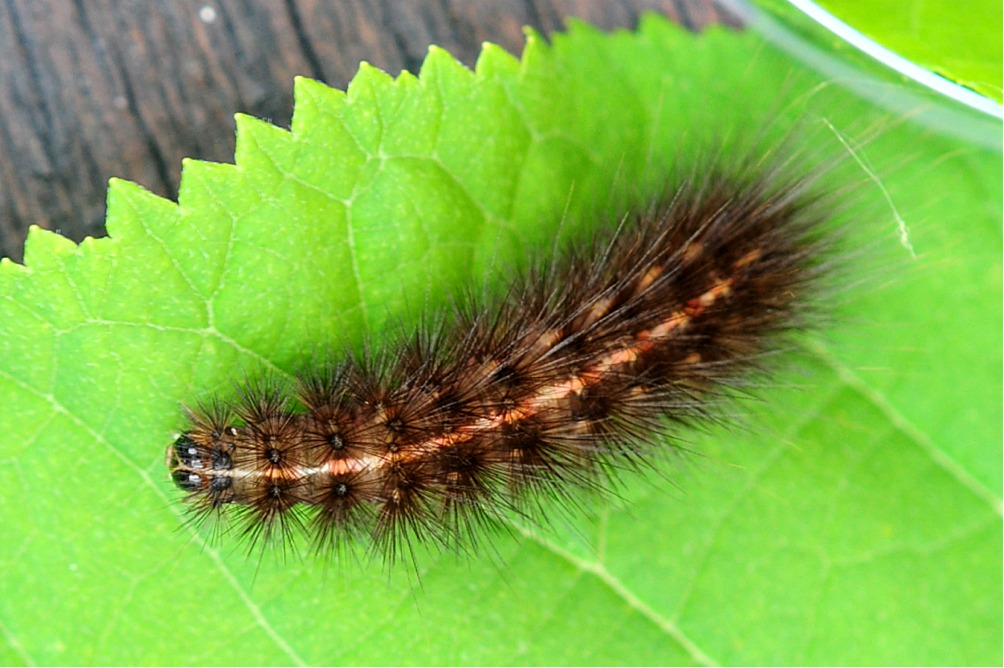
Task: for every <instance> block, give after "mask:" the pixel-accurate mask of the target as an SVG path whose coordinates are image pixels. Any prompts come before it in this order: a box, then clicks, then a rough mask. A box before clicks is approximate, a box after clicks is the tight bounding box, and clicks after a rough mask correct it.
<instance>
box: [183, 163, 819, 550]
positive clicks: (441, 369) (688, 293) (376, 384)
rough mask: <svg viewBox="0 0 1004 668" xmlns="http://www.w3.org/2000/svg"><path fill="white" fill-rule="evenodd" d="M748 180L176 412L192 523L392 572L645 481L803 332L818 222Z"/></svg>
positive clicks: (658, 207) (697, 192) (802, 192)
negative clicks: (228, 522)
mask: <svg viewBox="0 0 1004 668" xmlns="http://www.w3.org/2000/svg"><path fill="white" fill-rule="evenodd" d="M749 170H750V173H749V174H743V170H736V172H735V173H736V174H740V176H729V175H726V174H725V173H723V172H721V171H718V172H715V171H712V172H711V173H710V175H708V176H704V177H696V176H694V177H691V178H689V179H688V180H686V181H685V182H684V183H683V184H682V185H680V186H678V187H676V188H675V189H673V190H672V191H671V192H670V194H669V196H666V197H662V198H659V199H658V200H657V201H656V203H655V204H653V205H651V206H645V207H642V208H640V209H639V210H638V211H636V212H633V213H631V214H629V215H628V216H625V217H622V218H618V219H616V222H615V223H614V224H610V225H608V226H606V227H603V228H601V229H600V230H598V231H597V232H596V233H595V234H594V235H593V236H592V237H591V238H590V239H589V240H587V241H585V242H580V243H578V244H573V245H571V246H570V247H568V248H566V249H565V250H564V252H563V253H561V254H560V255H559V256H558V257H556V258H542V259H540V260H538V261H536V262H534V263H531V266H530V267H529V268H528V269H527V270H526V271H524V272H520V273H518V275H516V276H515V277H514V278H513V279H512V280H511V281H510V284H509V286H508V288H507V289H506V290H505V291H504V292H502V293H501V294H499V295H495V296H492V295H488V296H478V295H476V293H474V292H467V293H464V294H463V295H462V296H461V297H458V298H457V300H456V305H455V307H454V309H453V310H452V311H451V312H450V313H447V314H445V315H442V316H440V317H431V318H427V319H426V322H425V324H423V325H421V326H419V327H418V328H417V329H416V330H415V331H412V332H410V333H409V332H404V333H402V334H401V335H399V336H398V337H397V339H396V341H397V342H396V343H395V342H394V341H392V342H391V343H389V344H387V346H386V347H384V348H380V349H372V348H370V349H367V350H366V351H365V352H364V353H362V354H359V355H355V356H353V355H349V356H347V357H346V359H344V360H342V361H339V362H336V363H332V364H327V365H323V366H321V367H320V368H318V369H312V370H310V371H305V372H303V373H301V374H300V378H299V379H298V382H297V385H296V387H295V388H293V389H292V390H291V391H287V390H286V389H285V388H283V387H281V386H280V385H278V384H276V383H274V382H272V381H271V380H269V379H267V378H266V379H254V380H252V381H248V382H245V383H244V384H243V385H242V388H241V389H240V390H239V392H238V393H237V398H236V399H235V400H233V401H224V400H221V399H213V400H211V401H210V402H208V403H207V404H203V405H200V406H198V407H197V408H195V409H192V410H189V411H188V413H189V425H188V427H187V428H186V430H185V431H184V432H183V433H182V434H181V435H180V436H179V437H178V438H177V440H176V441H175V442H174V444H173V445H172V446H171V447H170V448H169V452H168V466H169V468H170V470H171V474H172V477H173V479H174V481H175V483H176V484H177V485H178V486H179V487H180V488H181V489H183V490H184V491H186V492H188V495H189V502H190V503H191V505H192V509H193V517H194V521H196V522H202V521H206V520H207V518H212V517H215V516H220V515H228V514H232V513H229V511H230V509H232V508H236V509H237V513H236V514H237V515H238V518H237V519H239V520H240V524H241V525H242V526H243V529H242V531H243V533H244V535H245V537H246V538H247V539H248V540H249V541H250V542H251V544H252V545H254V544H257V543H261V542H269V541H270V540H273V539H275V540H280V541H283V542H286V541H288V540H290V539H292V538H293V537H294V536H295V535H297V534H303V533H306V534H308V535H309V537H310V539H311V541H312V543H313V545H314V547H315V549H316V550H318V551H319V552H322V553H327V552H331V551H339V550H341V549H342V546H344V545H345V544H347V543H351V542H353V541H358V540H363V541H368V542H369V544H370V549H371V550H373V551H375V552H378V553H381V554H383V555H384V556H385V557H386V558H388V559H390V560H394V559H395V558H397V557H399V556H401V555H403V554H411V553H412V550H413V547H414V544H415V543H429V544H432V545H435V546H437V547H442V548H446V549H465V548H468V547H470V546H472V545H474V544H475V543H476V542H477V541H478V540H479V539H480V537H481V536H482V535H484V534H485V532H486V531H488V532H489V533H490V532H491V531H492V527H498V526H505V522H506V519H507V518H509V517H511V516H512V514H514V513H515V514H519V515H523V516H526V517H529V518H536V517H538V516H539V515H541V514H543V515H544V516H546V515H547V514H548V512H549V509H550V508H551V507H552V506H554V505H556V506H557V507H558V508H561V509H567V508H568V507H573V506H575V505H576V504H578V503H580V502H581V495H580V494H579V491H580V490H583V489H585V490H596V491H600V492H603V491H607V490H609V489H610V487H611V484H612V483H613V482H615V481H617V480H618V479H619V478H620V477H621V476H622V475H624V474H625V473H627V472H633V471H638V470H643V469H645V468H647V467H649V466H650V464H651V463H652V462H653V461H655V460H657V459H659V458H660V454H661V452H664V451H665V450H667V449H669V450H672V449H674V448H677V447H678V445H675V444H676V443H678V442H679V441H678V439H679V436H678V434H679V432H680V430H682V429H685V428H688V427H690V426H692V425H695V424H697V425H700V424H702V423H708V422H713V421H717V420H720V418H719V417H718V412H717V411H716V410H715V409H714V408H713V407H714V406H715V405H717V404H718V403H720V402H721V401H723V400H725V399H726V398H728V397H731V396H734V395H735V394H737V393H745V392H752V391H753V390H754V389H755V388H754V387H753V386H754V384H755V383H756V382H757V380H756V379H757V378H760V377H762V375H763V374H764V373H766V372H769V371H770V370H771V368H772V366H773V358H774V357H775V355H774V353H776V352H777V351H780V350H783V349H785V348H787V347H789V346H790V343H789V338H790V337H789V335H790V334H791V333H792V332H797V331H800V330H802V329H804V328H805V327H806V326H807V324H808V323H809V322H810V321H811V318H809V317H808V316H809V314H810V313H811V311H812V309H813V306H812V304H813V299H814V296H815V294H816V293H817V292H818V290H819V287H820V285H821V283H822V281H823V279H824V277H825V269H826V264H827V257H828V248H827V247H828V244H829V243H830V239H831V238H832V235H831V234H830V233H829V232H828V231H827V230H826V228H825V224H824V222H825V218H826V216H825V214H824V211H825V207H824V206H821V204H820V202H821V199H820V197H819V196H817V195H816V194H814V193H813V192H812V191H811V189H810V188H808V187H807V184H808V183H809V181H810V180H806V179H799V178H795V177H791V176H786V173H787V172H786V171H785V170H784V169H780V168H775V169H764V168H763V167H762V166H760V165H755V166H750V167H749ZM758 175H759V176H758ZM657 444H658V445H657Z"/></svg>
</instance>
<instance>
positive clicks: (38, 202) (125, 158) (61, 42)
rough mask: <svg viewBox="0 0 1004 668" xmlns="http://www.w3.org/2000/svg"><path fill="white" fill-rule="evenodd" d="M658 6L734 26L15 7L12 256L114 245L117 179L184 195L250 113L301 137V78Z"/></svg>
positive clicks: (7, 232)
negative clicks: (188, 172) (295, 94)
mask: <svg viewBox="0 0 1004 668" xmlns="http://www.w3.org/2000/svg"><path fill="white" fill-rule="evenodd" d="M647 10H651V11H657V12H661V13H663V14H665V15H667V16H669V17H670V18H672V19H673V20H675V21H678V22H680V23H682V24H684V25H686V26H687V27H689V28H692V29H699V28H700V27H701V26H704V25H706V24H707V23H709V22H713V21H722V20H728V17H727V16H725V15H724V14H723V13H722V12H721V11H720V10H716V8H715V7H714V5H713V0H421V1H417V0H254V1H248V0H200V1H196V0H0V256H8V257H10V258H13V259H15V260H18V261H20V259H21V257H22V247H23V244H24V238H25V235H26V234H27V230H28V227H29V226H30V225H33V224H34V225H39V226H41V227H44V228H47V229H51V230H57V231H59V232H61V233H62V234H64V235H65V236H67V237H70V238H71V239H73V240H75V241H79V240H80V239H82V238H83V237H85V236H101V235H103V234H104V227H103V221H104V215H105V189H106V187H107V182H108V179H109V178H110V177H112V176H120V177H123V178H126V179H129V180H131V181H136V182H137V183H140V184H141V185H143V186H145V187H146V188H148V189H150V190H151V191H153V192H155V193H157V194H159V195H163V196H165V197H170V198H172V199H174V198H176V196H177V191H178V181H179V178H180V176H181V159H182V158H183V157H194V158H201V159H205V160H213V161H218V162H232V161H233V151H234V121H233V114H234V113H235V112H243V113H247V114H251V115H253V116H257V117H260V118H264V119H267V120H270V121H271V122H273V123H275V124H277V125H280V126H284V127H288V125H289V121H290V117H291V115H292V111H293V99H292V90H293V77H294V76H295V75H298V74H302V75H306V76H310V77H312V78H315V79H318V80H320V81H323V82H325V83H328V84H330V85H332V86H335V87H337V88H344V87H345V86H346V84H347V83H348V81H349V80H350V79H351V78H352V76H353V74H355V72H356V70H357V68H358V65H359V61H360V60H367V61H369V62H370V63H372V64H373V65H375V66H377V67H379V68H381V69H384V70H386V71H388V72H390V73H392V74H397V73H398V72H400V71H401V70H409V71H411V72H417V71H418V68H419V66H420V64H421V62H422V59H423V58H424V57H425V54H426V52H427V50H428V47H429V45H430V44H438V45H439V46H442V47H444V48H446V49H447V50H449V51H450V52H452V53H453V54H454V55H455V56H457V57H458V58H459V59H460V60H461V61H462V62H464V63H465V64H467V65H469V66H472V65H473V64H474V61H475V59H476V57H477V54H478V51H479V50H480V46H481V43H482V42H483V41H491V42H495V43H496V44H499V45H501V46H503V47H505V48H506V49H508V50H509V51H511V52H513V53H516V54H518V53H520V51H521V50H522V47H523V41H524V38H523V34H522V32H521V28H522V26H523V25H530V26H533V27H535V28H537V29H538V30H540V31H542V32H544V33H545V34H546V33H550V32H552V31H555V30H559V29H561V28H562V27H563V26H564V21H565V19H566V17H569V16H577V17H580V18H583V19H585V20H587V21H589V22H590V23H593V24H595V25H598V26H600V27H602V28H607V29H610V28H616V27H634V26H635V25H636V23H637V21H638V17H639V16H640V14H641V13H642V12H644V11H647ZM729 22H731V21H729Z"/></svg>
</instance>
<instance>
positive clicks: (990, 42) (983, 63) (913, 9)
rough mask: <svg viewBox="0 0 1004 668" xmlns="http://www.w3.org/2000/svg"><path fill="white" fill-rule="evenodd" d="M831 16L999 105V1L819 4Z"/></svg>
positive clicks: (1003, 72)
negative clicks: (829, 12)
mask: <svg viewBox="0 0 1004 668" xmlns="http://www.w3.org/2000/svg"><path fill="white" fill-rule="evenodd" d="M820 4H821V5H824V6H825V7H826V8H827V9H828V10H829V11H831V12H833V14H834V15H835V16H837V17H839V18H840V19H841V20H843V21H845V22H847V23H849V24H850V25H852V26H854V27H855V28H857V29H858V30H860V31H861V32H863V33H864V34H866V35H868V36H869V37H871V38H872V39H874V40H875V41H877V42H879V43H880V44H882V45H884V46H886V47H887V48H889V49H891V50H893V51H895V52H896V53H898V54H900V55H901V56H904V57H905V58H907V59H909V60H912V61H913V62H915V63H917V64H918V65H920V66H921V67H926V68H927V69H929V70H931V71H932V72H935V73H937V74H940V75H941V76H943V77H945V78H946V79H949V80H951V81H955V82H957V83H960V84H962V85H963V86H967V87H969V88H972V89H973V90H975V91H977V92H979V93H982V94H983V95H986V96H987V97H989V98H992V99H994V100H997V102H1000V101H1001V99H1002V98H1001V79H1002V78H1004V65H1002V61H1001V49H1002V43H1004V9H1002V8H1001V3H999V2H996V1H995V0H974V1H971V2H962V3H960V2H952V1H951V0H910V2H903V0H840V1H839V2H834V1H833V0H821V1H820Z"/></svg>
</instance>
